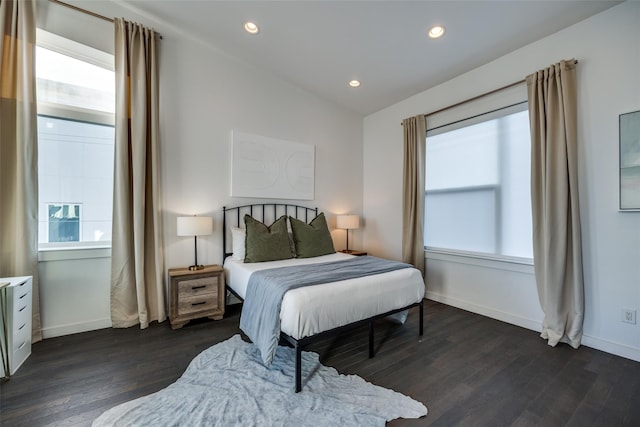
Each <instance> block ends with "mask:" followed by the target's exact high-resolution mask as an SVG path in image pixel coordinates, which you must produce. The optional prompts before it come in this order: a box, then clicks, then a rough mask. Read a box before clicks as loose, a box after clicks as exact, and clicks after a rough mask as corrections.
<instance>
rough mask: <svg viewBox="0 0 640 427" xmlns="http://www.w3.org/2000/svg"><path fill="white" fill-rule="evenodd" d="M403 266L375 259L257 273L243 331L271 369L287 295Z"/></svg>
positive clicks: (249, 291)
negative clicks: (303, 289) (304, 287)
mask: <svg viewBox="0 0 640 427" xmlns="http://www.w3.org/2000/svg"><path fill="white" fill-rule="evenodd" d="M411 267H412V266H411V265H409V264H404V263H400V262H395V261H389V260H386V259H380V258H376V257H372V256H363V257H355V258H350V259H348V260H344V261H334V262H324V263H320V264H307V265H299V266H292V267H280V268H270V269H266V270H260V271H256V272H254V273H253V274H251V276H250V277H249V283H248V284H247V294H246V296H245V300H244V305H243V306H242V314H241V316H240V329H242V331H244V333H245V334H247V336H248V337H249V339H250V340H251V341H253V343H254V344H255V345H256V346H257V347H258V349H260V353H261V355H262V360H263V362H264V363H265V365H267V366H268V365H270V364H271V361H272V360H273V356H274V355H275V353H276V349H277V348H278V341H279V339H280V307H281V306H282V298H283V297H284V294H285V293H287V291H289V290H292V289H296V288H300V287H302V286H312V285H318V284H321V283H331V282H338V281H340V280H348V279H355V278H357V277H364V276H370V275H374V274H380V273H386V272H389V271H394V270H399V269H402V268H411Z"/></svg>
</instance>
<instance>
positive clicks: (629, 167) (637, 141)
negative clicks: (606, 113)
mask: <svg viewBox="0 0 640 427" xmlns="http://www.w3.org/2000/svg"><path fill="white" fill-rule="evenodd" d="M620 210H621V211H640V111H634V112H632V113H626V114H620Z"/></svg>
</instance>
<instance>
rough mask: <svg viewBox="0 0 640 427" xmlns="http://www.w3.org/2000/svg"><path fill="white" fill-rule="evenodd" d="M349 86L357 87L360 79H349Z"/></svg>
mask: <svg viewBox="0 0 640 427" xmlns="http://www.w3.org/2000/svg"><path fill="white" fill-rule="evenodd" d="M349 86H351V87H358V86H360V81H359V80H351V81H350V82H349Z"/></svg>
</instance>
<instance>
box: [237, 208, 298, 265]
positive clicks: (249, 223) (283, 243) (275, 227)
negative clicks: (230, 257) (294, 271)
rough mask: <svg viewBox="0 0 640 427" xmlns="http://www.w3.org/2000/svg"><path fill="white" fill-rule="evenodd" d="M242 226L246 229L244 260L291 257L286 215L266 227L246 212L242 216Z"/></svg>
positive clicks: (272, 259)
mask: <svg viewBox="0 0 640 427" xmlns="http://www.w3.org/2000/svg"><path fill="white" fill-rule="evenodd" d="M244 226H245V230H246V237H245V245H244V246H245V256H244V262H263V261H276V260H279V259H289V258H293V253H292V251H291V246H290V244H289V232H288V231H287V216H286V215H283V216H281V217H280V218H278V219H277V220H276V221H275V222H274V223H273V224H271V225H270V226H269V227H267V226H266V225H264V224H263V223H261V222H260V221H258V220H256V219H254V218H252V217H251V216H250V215H248V214H247V215H245V216H244Z"/></svg>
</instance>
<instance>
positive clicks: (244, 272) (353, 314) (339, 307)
mask: <svg viewBox="0 0 640 427" xmlns="http://www.w3.org/2000/svg"><path fill="white" fill-rule="evenodd" d="M350 257H352V255H348V254H344V253H341V252H338V253H335V254H330V255H323V256H319V257H314V258H304V259H297V258H296V259H287V260H281V261H270V262H257V263H244V262H243V261H239V260H234V259H232V258H231V257H229V258H227V259H226V260H225V263H224V270H225V276H226V282H227V285H228V286H229V287H230V288H231V289H233V290H234V292H236V293H237V294H238V295H240V296H241V297H242V298H243V299H244V297H245V295H246V290H247V284H248V282H249V277H250V276H251V274H252V273H253V272H255V271H258V270H263V269H266V268H275V267H286V266H293V265H302V264H314V263H320V262H330V261H339V260H343V259H346V258H350ZM424 292H425V287H424V281H423V279H422V275H421V274H420V271H419V270H417V269H415V268H403V269H400V270H394V271H390V272H387V273H382V274H377V275H373V276H366V277H361V278H357V279H349V280H342V281H339V282H333V283H325V284H322V285H314V286H305V287H302V288H298V289H293V290H291V291H289V292H287V293H286V294H285V296H284V298H283V300H282V308H281V310H280V322H281V324H280V329H281V330H282V332H284V333H285V334H287V335H290V336H292V337H293V338H295V339H300V338H304V337H308V336H311V335H315V334H317V333H319V332H323V331H328V330H330V329H333V328H337V327H339V326H344V325H347V324H349V323H353V322H356V321H358V320H362V319H367V318H369V317H372V316H375V315H378V314H381V313H386V312H388V311H391V310H396V309H398V308H402V307H406V306H408V305H410V304H413V303H417V302H420V301H421V300H422V298H424Z"/></svg>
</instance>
